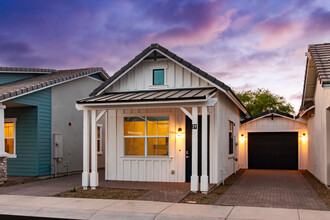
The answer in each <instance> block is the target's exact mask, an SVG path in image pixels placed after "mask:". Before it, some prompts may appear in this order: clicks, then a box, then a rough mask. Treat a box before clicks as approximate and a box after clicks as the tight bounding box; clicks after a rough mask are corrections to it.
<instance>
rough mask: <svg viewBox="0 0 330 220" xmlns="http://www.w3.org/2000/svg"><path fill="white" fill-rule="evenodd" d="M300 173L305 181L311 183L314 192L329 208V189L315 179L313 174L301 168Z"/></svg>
mask: <svg viewBox="0 0 330 220" xmlns="http://www.w3.org/2000/svg"><path fill="white" fill-rule="evenodd" d="M300 173H301V174H302V175H303V176H304V177H305V179H306V180H307V182H309V184H311V186H312V187H313V189H314V190H315V191H316V193H317V194H318V195H319V196H320V197H321V199H322V200H323V201H324V202H325V204H326V205H327V206H328V208H330V190H329V189H328V188H327V187H326V186H325V185H324V184H323V183H321V182H320V181H318V179H316V178H315V177H314V176H313V174H311V173H310V172H309V171H307V170H301V171H300Z"/></svg>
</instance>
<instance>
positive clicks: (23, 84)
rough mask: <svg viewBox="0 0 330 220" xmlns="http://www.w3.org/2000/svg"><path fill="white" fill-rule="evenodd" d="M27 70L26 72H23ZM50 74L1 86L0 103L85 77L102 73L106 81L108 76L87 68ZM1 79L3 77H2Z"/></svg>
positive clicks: (53, 71)
mask: <svg viewBox="0 0 330 220" xmlns="http://www.w3.org/2000/svg"><path fill="white" fill-rule="evenodd" d="M0 69H3V70H4V69H6V70H5V71H4V72H8V67H1V68H0ZM11 69H13V70H10V71H11V72H15V73H16V71H15V69H19V70H17V71H26V72H33V71H35V69H33V71H32V69H30V68H11ZM23 69H25V70H23ZM38 70H39V71H43V70H46V69H36V71H37V72H38ZM51 71H52V72H50V73H49V74H42V75H38V76H35V77H30V78H25V79H22V80H17V81H14V82H10V83H6V84H2V85H0V102H4V101H7V100H10V99H13V98H16V97H18V96H22V95H25V94H28V93H31V92H36V91H39V90H42V89H46V88H49V87H52V86H55V85H58V84H61V83H64V82H68V81H71V80H75V79H79V78H82V77H85V76H89V75H93V74H95V73H100V74H101V75H102V77H104V79H105V80H106V79H107V78H108V74H107V73H106V71H105V70H104V69H103V68H99V67H96V68H85V69H69V70H51ZM0 77H1V75H0Z"/></svg>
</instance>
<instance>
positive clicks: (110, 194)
mask: <svg viewBox="0 0 330 220" xmlns="http://www.w3.org/2000/svg"><path fill="white" fill-rule="evenodd" d="M146 192H148V190H137V189H109V188H96V190H83V189H82V187H80V188H77V189H76V188H73V189H72V190H70V191H66V192H62V193H59V194H56V195H54V196H55V197H71V198H88V199H123V200H134V199H137V198H139V197H140V196H142V195H143V194H145V193H146Z"/></svg>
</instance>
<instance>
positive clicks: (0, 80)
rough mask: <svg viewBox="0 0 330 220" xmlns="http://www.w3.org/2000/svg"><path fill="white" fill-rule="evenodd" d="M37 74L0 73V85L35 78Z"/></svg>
mask: <svg viewBox="0 0 330 220" xmlns="http://www.w3.org/2000/svg"><path fill="white" fill-rule="evenodd" d="M37 75H38V74H29V73H27V74H26V73H0V84H5V83H9V82H14V81H17V80H21V79H26V78H30V77H33V76H37Z"/></svg>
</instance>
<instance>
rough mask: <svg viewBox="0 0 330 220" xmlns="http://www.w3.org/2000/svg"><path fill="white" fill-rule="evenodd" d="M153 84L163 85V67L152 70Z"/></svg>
mask: <svg viewBox="0 0 330 220" xmlns="http://www.w3.org/2000/svg"><path fill="white" fill-rule="evenodd" d="M152 75H153V85H164V81H165V80H164V78H165V74H164V69H155V70H153V74H152Z"/></svg>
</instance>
